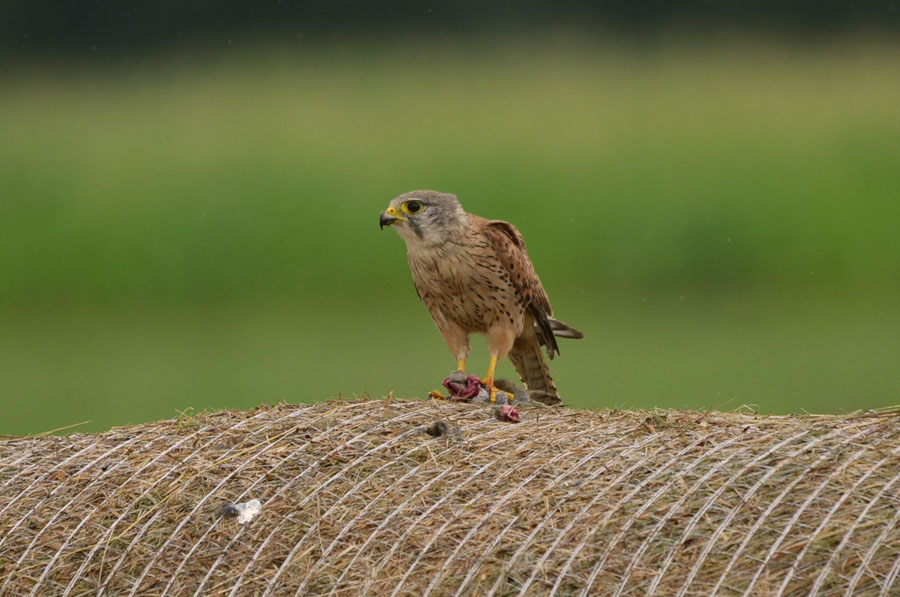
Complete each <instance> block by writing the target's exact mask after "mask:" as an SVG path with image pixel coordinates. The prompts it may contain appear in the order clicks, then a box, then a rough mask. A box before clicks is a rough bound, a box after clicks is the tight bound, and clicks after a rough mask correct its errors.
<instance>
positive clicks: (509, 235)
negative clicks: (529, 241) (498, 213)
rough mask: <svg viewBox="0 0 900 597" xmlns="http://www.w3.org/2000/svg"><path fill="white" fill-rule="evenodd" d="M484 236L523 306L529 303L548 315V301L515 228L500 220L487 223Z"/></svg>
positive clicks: (549, 310) (551, 310)
mask: <svg viewBox="0 0 900 597" xmlns="http://www.w3.org/2000/svg"><path fill="white" fill-rule="evenodd" d="M484 233H485V236H486V237H487V239H488V241H489V242H490V243H491V247H492V248H493V249H494V252H495V253H496V254H497V257H498V258H499V259H500V263H501V265H502V266H503V269H504V270H506V273H507V274H508V275H509V281H510V283H511V284H512V285H513V287H515V289H516V292H517V293H518V294H519V296H520V297H521V298H522V299H523V300H524V301H525V304H526V305H529V304H533V305H534V306H535V307H537V308H538V309H539V310H540V312H541V313H543V314H544V315H545V316H547V317H550V316H552V315H553V308H552V307H551V306H550V299H549V298H547V292H546V291H545V290H544V287H543V285H541V280H540V278H538V275H537V272H535V271H534V265H533V264H532V263H531V259H529V258H528V250H527V249H526V248H525V240H524V239H523V238H522V234H521V233H520V232H519V230H518V228H516V227H515V226H513V225H512V224H510V223H509V222H504V221H503V220H487V221H486V223H485V226H484Z"/></svg>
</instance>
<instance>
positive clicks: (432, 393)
mask: <svg viewBox="0 0 900 597" xmlns="http://www.w3.org/2000/svg"><path fill="white" fill-rule="evenodd" d="M428 396H429V397H430V398H434V399H435V400H446V399H447V397H446V396H444V395H443V394H442V393H441V391H440V390H431V391H430V392H428Z"/></svg>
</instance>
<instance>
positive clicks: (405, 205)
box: [378, 191, 466, 245]
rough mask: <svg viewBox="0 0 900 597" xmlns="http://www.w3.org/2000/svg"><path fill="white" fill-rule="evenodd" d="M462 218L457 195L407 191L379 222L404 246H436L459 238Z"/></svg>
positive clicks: (383, 214)
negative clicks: (393, 231) (390, 229)
mask: <svg viewBox="0 0 900 597" xmlns="http://www.w3.org/2000/svg"><path fill="white" fill-rule="evenodd" d="M465 217H466V213H465V212H464V211H463V208H462V206H461V205H460V204H459V200H458V199H457V198H456V195H451V194H450V193H439V192H437V191H410V192H409V193H404V194H402V195H400V196H399V197H396V198H395V199H393V200H392V201H391V202H390V203H389V204H388V207H387V209H386V210H384V211H383V212H381V218H380V219H379V221H378V222H379V224H380V225H381V227H382V228H384V227H385V226H392V227H393V228H394V229H395V230H396V231H397V234H399V235H400V236H401V237H402V238H403V240H405V241H406V243H407V245H410V244H426V245H435V244H441V243H443V242H445V241H446V240H447V239H448V238H449V237H451V236H452V235H454V234H458V233H459V231H460V229H461V228H462V227H463V226H465Z"/></svg>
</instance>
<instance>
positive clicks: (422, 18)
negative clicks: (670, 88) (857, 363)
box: [0, 0, 900, 58]
mask: <svg viewBox="0 0 900 597" xmlns="http://www.w3.org/2000/svg"><path fill="white" fill-rule="evenodd" d="M898 14H900V2H897V0H856V1H854V2H848V1H844V0H795V1H780V2H779V1H771V0H770V1H760V2H747V1H746V0H719V1H718V2H707V1H701V0H644V1H635V0H606V1H604V2H589V1H587V0H563V1H560V0H516V1H511V0H494V1H480V2H476V1H472V0H451V1H445V2H436V3H426V2H415V1H412V0H396V1H394V2H371V1H368V0H342V1H328V2H297V1H291V0H266V1H264V2H246V1H239V0H194V1H190V2H184V1H182V0H131V1H128V2H113V1H110V0H80V1H72V0H47V1H43V2H41V1H25V0H11V1H10V0H7V1H6V2H3V3H0V39H2V46H0V52H3V53H4V54H5V55H6V57H7V58H17V57H23V58H27V57H29V56H41V55H44V54H63V55H69V56H74V57H78V56H79V55H81V54H82V53H83V54H86V55H90V54H93V55H99V56H102V55H103V54H104V53H108V52H114V53H118V52H126V53H128V52H140V51H145V50H152V49H154V48H159V47H165V46H168V45H171V44H182V43H210V42H211V43H216V42H219V41H223V42H225V41H228V42H230V41H231V40H233V39H234V38H238V40H239V39H240V38H241V36H244V35H247V36H253V37H254V38H260V37H264V38H265V39H269V40H271V39H275V38H282V39H304V38H305V39H306V40H309V39H315V38H317V37H321V36H328V35H334V34H351V35H352V34H364V35H367V36H372V37H379V36H383V37H390V36H393V35H419V36H430V35H442V34H445V33H458V32H472V33H476V34H477V33H478V32H483V31H487V30H491V31H494V30H498V29H501V30H507V31H511V32H513V33H514V32H515V31H516V29H517V28H531V27H546V26H554V25H559V26H568V25H578V26H580V27H597V28H603V29H605V30H613V31H617V32H621V33H623V34H634V35H652V34H653V33H654V32H658V31H660V30H664V29H667V28H671V27H679V26H684V25H690V26H691V27H711V28H714V27H734V26H740V27H748V26H749V27H756V28H761V29H764V30H774V31H781V30H789V31H791V32H795V31H796V32H799V33H805V34H812V35H831V34H833V33H835V32H846V31H854V30H859V29H876V30H886V31H887V32H889V33H894V32H896V30H897V28H898V25H900V18H898Z"/></svg>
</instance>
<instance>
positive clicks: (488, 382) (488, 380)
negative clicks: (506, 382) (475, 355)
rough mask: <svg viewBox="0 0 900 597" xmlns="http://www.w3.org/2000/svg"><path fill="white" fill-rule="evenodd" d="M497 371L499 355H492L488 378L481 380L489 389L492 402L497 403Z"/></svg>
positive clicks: (494, 353)
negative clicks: (495, 384) (495, 375)
mask: <svg viewBox="0 0 900 597" xmlns="http://www.w3.org/2000/svg"><path fill="white" fill-rule="evenodd" d="M495 369H497V353H496V352H492V353H491V361H490V362H489V363H488V374H487V377H485V378H484V379H482V380H481V383H483V384H484V385H486V386H487V387H488V390H489V391H490V393H491V402H497V388H495V387H494V370H495Z"/></svg>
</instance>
